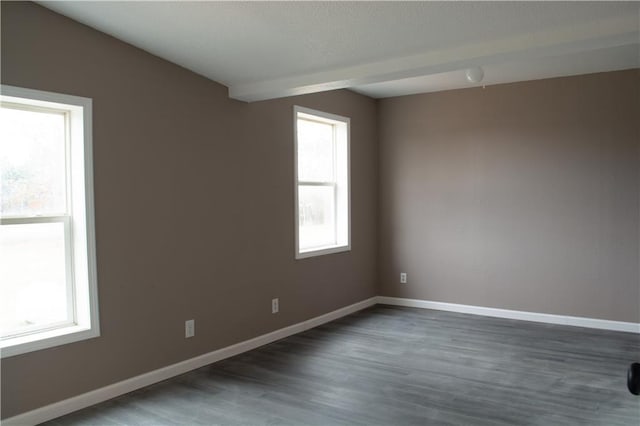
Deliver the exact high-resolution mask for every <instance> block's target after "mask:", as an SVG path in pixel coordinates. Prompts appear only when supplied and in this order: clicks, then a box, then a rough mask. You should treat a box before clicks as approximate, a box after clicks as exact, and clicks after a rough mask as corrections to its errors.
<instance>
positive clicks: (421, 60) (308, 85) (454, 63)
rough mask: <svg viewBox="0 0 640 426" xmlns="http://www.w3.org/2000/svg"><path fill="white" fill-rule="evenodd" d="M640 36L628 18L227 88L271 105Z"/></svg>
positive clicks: (626, 42)
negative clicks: (292, 98) (303, 96)
mask: <svg viewBox="0 0 640 426" xmlns="http://www.w3.org/2000/svg"><path fill="white" fill-rule="evenodd" d="M639 36H640V34H639V32H638V17H637V16H633V15H629V16H625V17H620V18H612V19H607V20H599V21H596V22H590V23H586V24H581V25H574V26H571V27H565V28H561V29H557V30H553V31H550V30H546V31H539V32H533V33H528V34H523V35H518V36H514V37H508V38H504V39H500V40H493V41H488V42H479V43H470V44H467V45H464V46H459V47H456V48H452V49H443V50H435V51H434V50H432V51H429V52H424V53H421V54H417V55H411V56H406V57H401V58H394V59H390V60H385V61H379V62H373V63H369V64H363V65H357V66H351V67H344V68H337V69H332V70H326V71H322V72H317V73H310V74H305V75H300V76H293V77H288V78H280V79H274V80H268V81H260V82H254V83H248V84H238V85H231V86H230V87H229V96H230V97H231V98H233V99H238V100H242V101H246V102H253V101H260V100H266V99H274V98H280V97H285V96H294V95H301V94H307V93H314V92H320V91H325V90H334V89H341V88H348V87H354V86H360V85H365V84H372V83H379V82H383V81H390V80H399V79H405V78H411V77H418V76H424V75H430V74H436V73H442V72H447V71H454V70H458V69H461V68H466V67H469V66H475V65H490V64H496V63H504V62H508V61H517V60H523V59H528V60H535V59H536V58H542V57H548V56H558V55H569V54H574V53H578V52H584V51H589V50H595V49H602V48H608V47H617V46H626V45H630V44H637V43H638V40H639Z"/></svg>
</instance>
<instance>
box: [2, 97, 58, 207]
mask: <svg viewBox="0 0 640 426" xmlns="http://www.w3.org/2000/svg"><path fill="white" fill-rule="evenodd" d="M0 182H2V188H1V194H2V195H1V197H2V203H1V205H0V213H1V214H2V216H35V215H50V214H60V213H65V212H66V200H65V197H66V188H65V187H66V179H65V116H64V115H63V114H61V113H55V112H52V113H49V112H36V111H26V110H21V109H14V108H7V107H4V106H3V107H2V108H0Z"/></svg>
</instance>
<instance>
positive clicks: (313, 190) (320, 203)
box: [298, 185, 336, 251]
mask: <svg viewBox="0 0 640 426" xmlns="http://www.w3.org/2000/svg"><path fill="white" fill-rule="evenodd" d="M334 191H335V187H333V186H306V185H300V186H298V214H299V218H298V219H299V221H300V228H299V244H300V247H299V248H300V251H303V250H307V249H311V248H317V247H323V246H329V245H335V244H336V228H335V197H334Z"/></svg>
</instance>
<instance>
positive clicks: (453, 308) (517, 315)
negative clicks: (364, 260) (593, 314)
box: [377, 296, 640, 333]
mask: <svg viewBox="0 0 640 426" xmlns="http://www.w3.org/2000/svg"><path fill="white" fill-rule="evenodd" d="M377 302H378V303H379V304H383V305H395V306H407V307H411V308H423V309H436V310H439V311H449V312H460V313H463V314H473V315H483V316H487V317H496V318H509V319H516V320H522V321H534V322H543V323H547V324H562V325H571V326H575V327H587V328H598V329H602V330H612V331H626V332H629V333H640V324H639V323H635V322H622V321H610V320H604V319H597V318H585V317H572V316H566V315H553V314H541V313H537V312H526V311H513V310H510V309H498V308H487V307H484V306H473V305H460V304H457V303H445V302H434V301H431V300H420V299H405V298H401V297H387V296H378V298H377Z"/></svg>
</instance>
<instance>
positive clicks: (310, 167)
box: [298, 119, 335, 182]
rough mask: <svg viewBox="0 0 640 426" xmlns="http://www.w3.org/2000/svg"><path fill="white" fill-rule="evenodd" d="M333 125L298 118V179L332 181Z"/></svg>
mask: <svg viewBox="0 0 640 426" xmlns="http://www.w3.org/2000/svg"><path fill="white" fill-rule="evenodd" d="M334 158H335V155H334V143H333V126H332V125H330V124H327V123H318V122H315V121H310V120H302V119H299V120H298V180H300V181H306V182H332V181H333V180H334V179H335V178H334Z"/></svg>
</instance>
